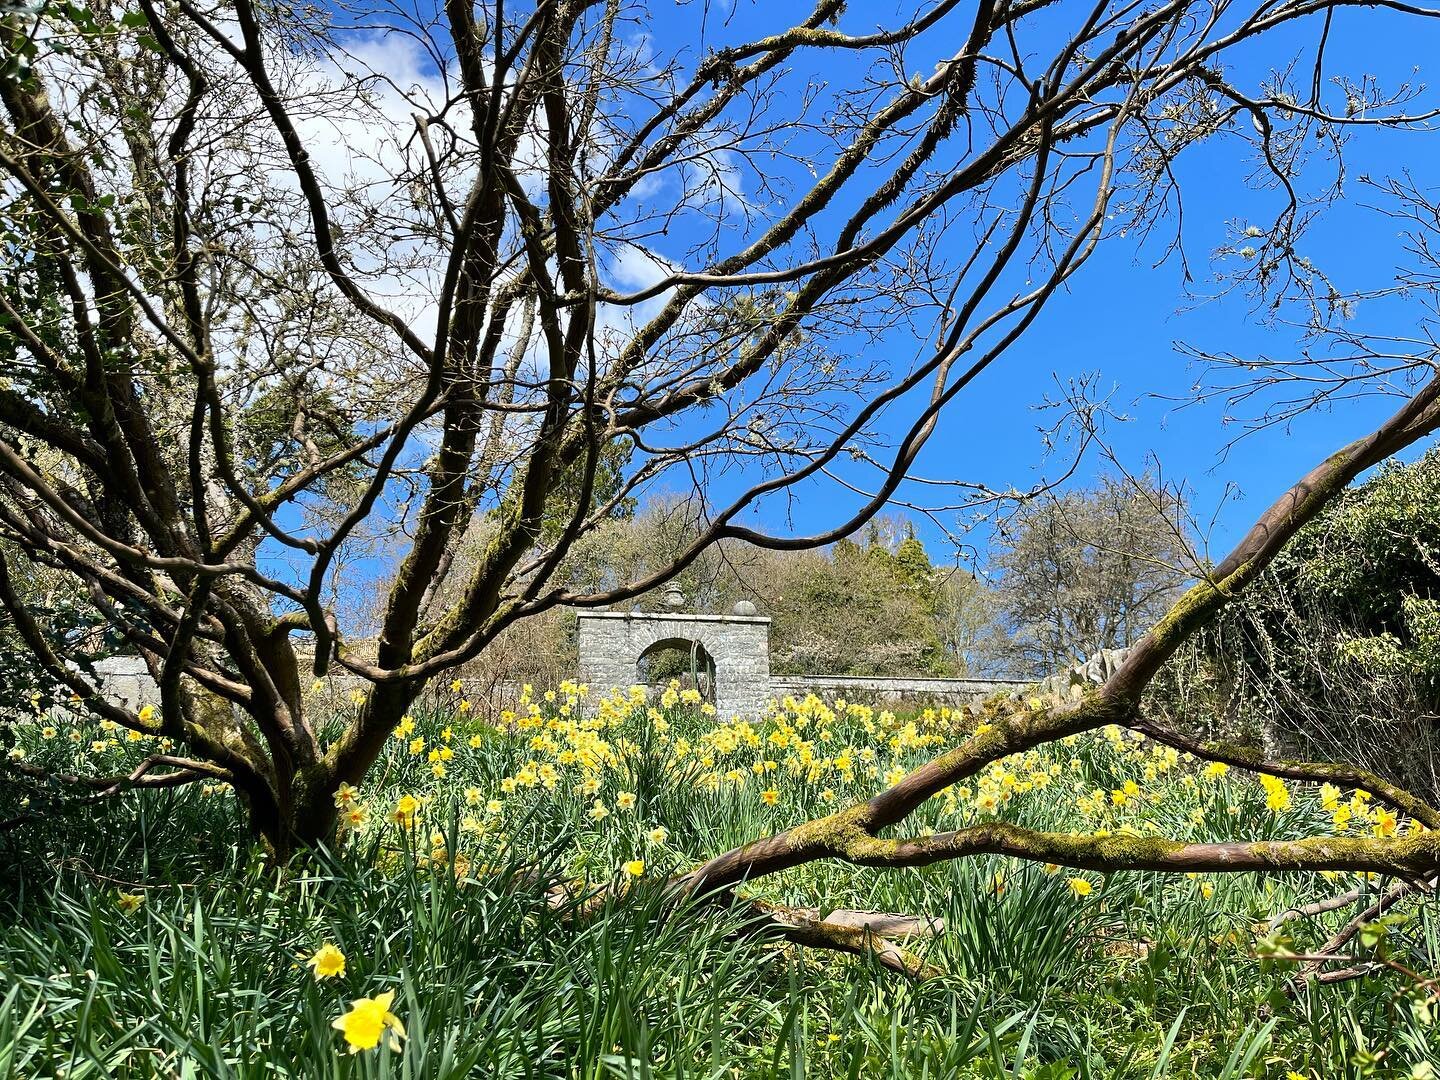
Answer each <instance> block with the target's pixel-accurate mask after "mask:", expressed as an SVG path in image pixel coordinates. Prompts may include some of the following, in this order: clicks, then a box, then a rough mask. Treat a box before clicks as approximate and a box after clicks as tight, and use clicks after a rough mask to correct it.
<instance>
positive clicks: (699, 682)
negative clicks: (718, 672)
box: [635, 637, 715, 704]
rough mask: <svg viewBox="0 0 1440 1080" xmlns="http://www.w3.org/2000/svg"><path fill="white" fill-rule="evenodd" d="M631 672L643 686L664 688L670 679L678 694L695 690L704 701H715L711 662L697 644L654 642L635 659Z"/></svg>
mask: <svg viewBox="0 0 1440 1080" xmlns="http://www.w3.org/2000/svg"><path fill="white" fill-rule="evenodd" d="M635 671H636V674H637V675H638V676H639V681H640V682H642V683H644V684H645V685H647V686H668V685H669V684H670V681H671V680H672V679H674V680H678V681H679V683H680V688H681V689H682V690H689V689H695V690H698V691H700V696H701V697H703V698H704V699H705V700H706V701H709V702H711V703H712V704H713V703H714V701H715V658H714V657H713V656H711V655H710V652H709V650H708V649H706V648H705V646H704V645H702V644H700V642H698V641H691V640H690V639H689V638H678V637H676V638H664V639H663V640H661V641H657V642H655V644H653V645H651V646H650V647H649V648H647V649H646V650H645V651H644V652H642V653H641V654H640V655H639V657H638V658H636V661H635Z"/></svg>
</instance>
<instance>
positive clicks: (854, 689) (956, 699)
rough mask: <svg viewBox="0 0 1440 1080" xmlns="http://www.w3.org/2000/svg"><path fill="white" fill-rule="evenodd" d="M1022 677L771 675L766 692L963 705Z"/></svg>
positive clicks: (1011, 685)
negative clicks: (928, 699) (948, 677)
mask: <svg viewBox="0 0 1440 1080" xmlns="http://www.w3.org/2000/svg"><path fill="white" fill-rule="evenodd" d="M1025 685H1027V683H1026V682H1025V681H1024V680H1022V679H938V678H937V679H908V678H891V677H889V676H880V675H874V676H872V675H772V676H771V677H770V694H771V696H772V697H783V696H784V695H786V694H791V695H793V696H795V697H800V696H802V695H804V694H807V693H814V694H818V695H822V696H824V695H830V696H834V697H844V698H848V699H850V700H851V701H866V702H891V701H903V700H907V699H915V698H933V699H934V700H936V701H939V702H943V703H945V704H947V705H964V704H968V703H969V702H971V701H974V700H975V699H976V698H979V697H988V696H989V695H990V694H993V693H995V692H996V691H1000V690H1017V689H1019V688H1020V687H1022V686H1025Z"/></svg>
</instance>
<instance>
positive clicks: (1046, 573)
mask: <svg viewBox="0 0 1440 1080" xmlns="http://www.w3.org/2000/svg"><path fill="white" fill-rule="evenodd" d="M1200 569H1201V568H1200V567H1199V566H1197V556H1196V554H1195V544H1194V542H1193V539H1192V535H1191V528H1190V522H1189V513H1188V510H1187V508H1186V506H1185V504H1184V502H1183V501H1182V500H1181V499H1179V498H1178V497H1177V496H1176V495H1174V494H1173V493H1171V492H1169V491H1167V490H1165V489H1164V488H1163V487H1160V486H1158V485H1156V484H1154V483H1153V482H1151V481H1149V480H1147V479H1144V478H1131V477H1124V478H1117V477H1107V478H1105V479H1103V480H1101V482H1100V483H1099V484H1098V485H1097V486H1095V487H1093V488H1089V489H1073V490H1069V491H1065V492H1062V493H1059V494H1049V495H1044V496H1042V497H1040V498H1038V499H1036V500H1035V501H1033V502H1030V503H1027V504H1024V505H1022V506H1020V507H1019V508H1018V509H1017V510H1016V512H1015V513H1014V514H1013V515H1012V516H1010V517H1009V518H1008V519H1007V520H1006V521H1005V522H1004V523H1003V525H1002V526H1001V527H1000V529H999V534H998V537H997V539H996V542H995V543H994V544H993V545H992V554H991V558H990V571H991V573H992V575H993V576H994V580H995V584H996V597H995V600H996V606H997V608H998V609H999V612H1000V616H1001V620H1002V622H1003V625H1004V629H1005V631H1006V634H1005V643H1004V645H1003V646H1001V647H1000V648H999V651H1000V652H1001V653H1002V654H1003V655H1007V656H1008V657H1009V658H1010V662H1011V667H1012V668H1013V670H1015V671H1016V672H1023V673H1027V674H1031V675H1035V676H1037V677H1038V676H1044V675H1048V674H1050V673H1052V672H1056V671H1063V670H1065V669H1067V668H1069V667H1070V666H1071V665H1073V664H1075V663H1077V662H1083V661H1085V660H1088V659H1089V658H1090V657H1092V656H1094V655H1095V654H1096V653H1098V652H1100V651H1101V650H1105V649H1119V648H1123V647H1125V646H1127V645H1129V644H1130V643H1131V642H1133V641H1135V640H1136V639H1137V638H1138V637H1139V636H1140V635H1141V634H1143V633H1144V632H1145V631H1146V630H1148V629H1150V627H1151V626H1152V625H1154V623H1155V621H1156V620H1157V619H1159V618H1160V617H1161V616H1162V615H1164V614H1165V612H1166V610H1167V609H1168V608H1169V607H1170V605H1171V604H1172V603H1173V602H1174V601H1175V598H1176V597H1177V596H1178V595H1179V594H1180V592H1181V590H1182V589H1183V587H1184V585H1185V583H1186V582H1187V581H1189V580H1190V579H1191V578H1192V577H1194V576H1195V574H1196V572H1197V571H1198V570H1200Z"/></svg>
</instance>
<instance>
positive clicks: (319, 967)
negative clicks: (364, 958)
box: [305, 941, 345, 982]
mask: <svg viewBox="0 0 1440 1080" xmlns="http://www.w3.org/2000/svg"><path fill="white" fill-rule="evenodd" d="M305 966H306V967H308V968H309V969H310V970H311V971H312V972H314V974H315V981H316V982H319V981H320V980H321V979H336V978H339V977H340V976H341V975H344V974H345V954H344V953H343V952H341V951H340V950H339V949H338V948H336V947H335V946H334V945H332V944H331V943H330V942H328V941H327V942H325V944H323V945H321V946H320V948H318V949H316V950H315V952H314V954H313V955H312V956H311V957H310V959H309V960H306V961H305Z"/></svg>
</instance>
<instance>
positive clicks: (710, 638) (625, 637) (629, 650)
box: [577, 611, 771, 720]
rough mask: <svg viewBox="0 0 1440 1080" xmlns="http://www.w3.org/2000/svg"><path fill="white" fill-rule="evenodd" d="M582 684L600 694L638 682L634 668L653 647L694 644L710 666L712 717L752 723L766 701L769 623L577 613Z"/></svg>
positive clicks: (746, 618)
mask: <svg viewBox="0 0 1440 1080" xmlns="http://www.w3.org/2000/svg"><path fill="white" fill-rule="evenodd" d="M577 617H578V619H579V633H578V642H577V645H578V647H579V654H580V657H579V659H580V664H579V667H580V671H579V675H580V679H581V681H583V682H587V683H589V684H590V686H591V687H592V688H593V689H594V690H597V691H599V692H601V693H604V692H606V691H608V690H609V689H610V688H611V687H612V686H618V687H621V688H622V689H623V688H624V687H627V686H630V685H631V684H633V683H636V682H640V681H642V680H641V678H640V672H639V670H638V667H637V665H638V664H639V662H640V660H641V658H642V657H643V656H645V655H646V654H647V653H649V652H650V651H651V650H653V649H654V648H655V647H656V646H661V647H664V646H669V645H674V644H675V643H677V642H687V643H688V642H693V643H695V644H698V645H699V646H700V650H698V651H699V652H703V653H704V654H706V655H707V656H708V657H709V659H710V660H711V662H713V664H714V669H715V674H714V680H715V683H714V685H715V711H716V712H717V713H719V715H720V716H721V717H722V718H724V719H726V720H728V719H729V718H730V717H732V716H744V717H752V716H757V715H759V714H760V713H761V712H763V711H764V709H765V707H766V705H768V704H769V701H770V691H771V687H770V619H769V618H768V617H766V616H763V615H687V614H682V613H673V612H649V611H628V612H619V611H581V612H578V613H577Z"/></svg>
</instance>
